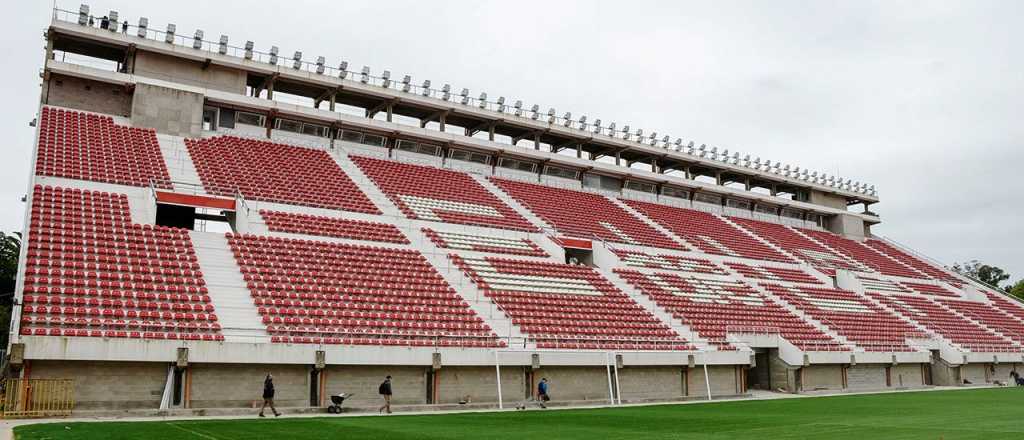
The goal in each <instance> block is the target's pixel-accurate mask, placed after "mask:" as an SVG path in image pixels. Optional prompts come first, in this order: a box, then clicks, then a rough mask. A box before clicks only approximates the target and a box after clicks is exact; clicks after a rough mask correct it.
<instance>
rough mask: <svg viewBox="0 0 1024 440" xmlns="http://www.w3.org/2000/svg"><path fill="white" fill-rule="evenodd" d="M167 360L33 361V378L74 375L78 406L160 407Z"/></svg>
mask: <svg viewBox="0 0 1024 440" xmlns="http://www.w3.org/2000/svg"><path fill="white" fill-rule="evenodd" d="M168 365H169V364H164V363H141V362H119V363H114V362H99V361H98V362H65V361H41V360H38V361H32V362H31V365H30V367H29V369H30V370H29V377H30V378H32V379H74V381H75V382H74V387H75V392H74V396H75V409H79V410H98V409H130V408H151V409H158V408H160V398H161V397H162V396H163V391H164V384H165V383H166V382H167V368H168Z"/></svg>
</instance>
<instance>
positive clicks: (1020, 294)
mask: <svg viewBox="0 0 1024 440" xmlns="http://www.w3.org/2000/svg"><path fill="white" fill-rule="evenodd" d="M1006 287H1008V289H1007V290H1006V292H1007V293H1009V294H1010V295H1013V296H1016V297H1017V298H1020V299H1022V300H1024V279H1022V280H1020V281H1017V284H1014V285H1012V286H1006Z"/></svg>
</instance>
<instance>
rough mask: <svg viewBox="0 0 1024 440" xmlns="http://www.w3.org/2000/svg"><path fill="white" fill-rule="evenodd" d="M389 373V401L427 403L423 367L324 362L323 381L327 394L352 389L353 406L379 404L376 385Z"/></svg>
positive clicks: (425, 371)
mask: <svg viewBox="0 0 1024 440" xmlns="http://www.w3.org/2000/svg"><path fill="white" fill-rule="evenodd" d="M387 375H391V391H392V392H393V393H394V395H393V396H391V399H392V400H391V402H392V403H394V404H396V405H408V404H424V403H427V377H426V375H427V367H418V366H392V365H383V366H361V365H360V366H357V365H328V366H327V370H326V377H325V378H324V381H325V382H326V385H325V388H324V390H325V392H326V393H327V395H332V394H340V393H353V394H355V396H353V397H352V398H351V399H350V400H346V401H345V402H346V404H349V402H351V404H352V405H354V406H360V405H367V404H371V405H372V404H380V403H381V402H382V400H381V397H380V395H378V394H377V387H378V386H379V385H380V383H381V382H383V381H384V376H387Z"/></svg>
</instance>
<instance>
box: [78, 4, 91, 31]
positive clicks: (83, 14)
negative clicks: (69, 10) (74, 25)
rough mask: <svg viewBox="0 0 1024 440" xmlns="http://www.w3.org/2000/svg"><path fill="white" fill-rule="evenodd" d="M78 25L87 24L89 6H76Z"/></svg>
mask: <svg viewBox="0 0 1024 440" xmlns="http://www.w3.org/2000/svg"><path fill="white" fill-rule="evenodd" d="M78 24H80V25H82V26H85V25H87V24H89V5H87V4H84V3H83V4H81V5H78Z"/></svg>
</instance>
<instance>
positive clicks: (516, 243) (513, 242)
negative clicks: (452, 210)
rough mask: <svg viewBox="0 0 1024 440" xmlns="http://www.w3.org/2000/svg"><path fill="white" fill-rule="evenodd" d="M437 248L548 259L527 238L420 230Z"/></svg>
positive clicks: (545, 254) (428, 229)
mask: <svg viewBox="0 0 1024 440" xmlns="http://www.w3.org/2000/svg"><path fill="white" fill-rule="evenodd" d="M421 230H422V231H423V233H424V234H426V235H427V237H429V238H430V241H432V242H433V243H434V245H436V246H437V247H440V248H445V249H457V250H466V251H475V252H489V253H495V254H510V255H523V256H528V257H548V256H549V255H548V253H547V252H544V250H543V249H541V248H540V246H537V244H536V243H534V242H533V241H531V240H530V239H528V238H504V237H495V236H489V235H482V234H463V233H458V232H449V231H435V230H433V229H430V228H422V229H421Z"/></svg>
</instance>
